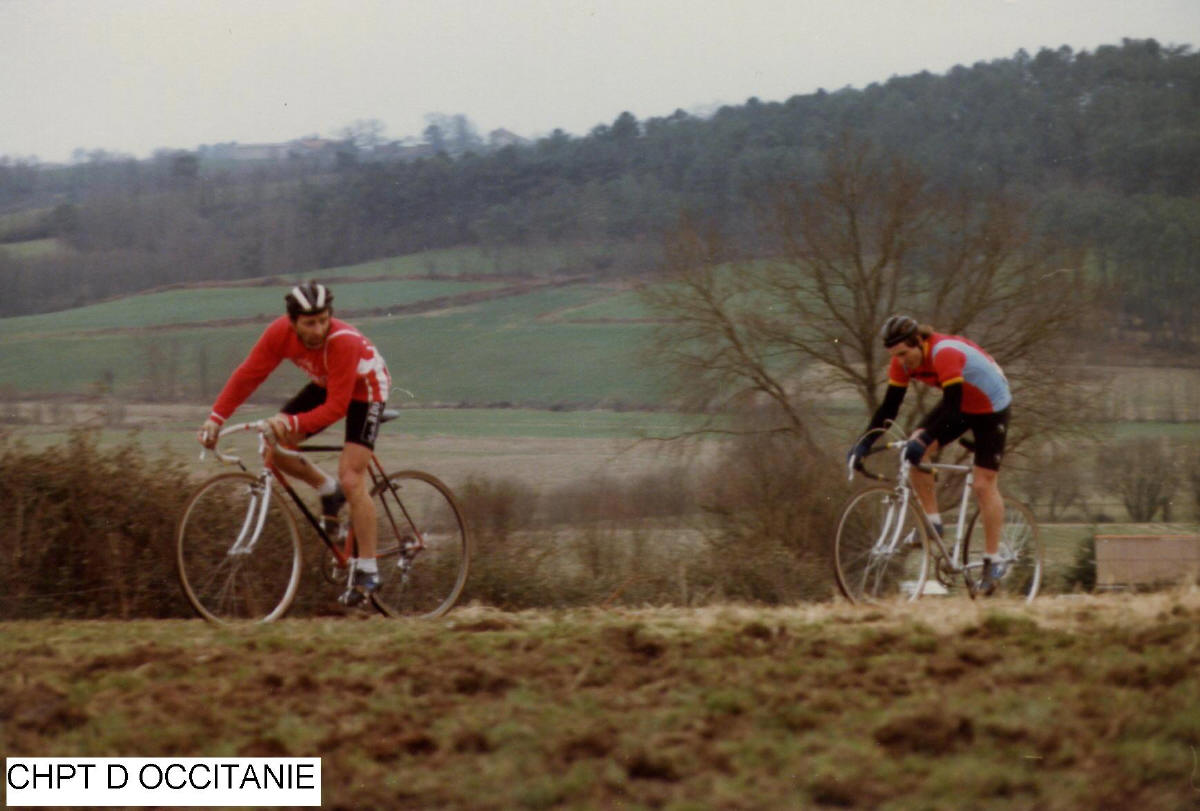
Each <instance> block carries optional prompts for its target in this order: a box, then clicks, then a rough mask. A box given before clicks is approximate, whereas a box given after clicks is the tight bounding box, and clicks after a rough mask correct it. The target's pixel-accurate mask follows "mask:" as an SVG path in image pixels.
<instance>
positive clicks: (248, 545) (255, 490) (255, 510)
mask: <svg viewBox="0 0 1200 811" xmlns="http://www.w3.org/2000/svg"><path fill="white" fill-rule="evenodd" d="M269 476H270V474H269V473H266V472H263V473H262V474H261V475H260V476H259V477H258V480H257V481H256V482H255V483H254V484H252V485H250V502H249V503H248V504H247V505H246V516H245V518H244V519H243V520H242V528H241V530H240V531H239V532H238V536H237V540H236V541H234V542H233V546H231V547H229V550H228V551H227V552H226V553H225V554H226V555H227V556H229V557H236V556H240V555H249V554H250V553H251V552H253V551H254V547H255V546H256V545H257V544H258V539H259V538H261V537H262V528H263V524H265V523H266V520H267V510H268V509H270V506H271V483H270V480H269Z"/></svg>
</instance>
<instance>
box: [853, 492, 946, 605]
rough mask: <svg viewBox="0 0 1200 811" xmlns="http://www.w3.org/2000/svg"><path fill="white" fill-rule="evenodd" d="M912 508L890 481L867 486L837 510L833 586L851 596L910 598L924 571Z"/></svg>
mask: <svg viewBox="0 0 1200 811" xmlns="http://www.w3.org/2000/svg"><path fill="white" fill-rule="evenodd" d="M919 521H920V516H919V514H918V513H917V511H916V508H915V507H914V506H913V505H911V504H909V505H907V506H905V505H904V504H903V502H901V501H900V500H899V499H898V498H897V496H896V494H895V492H894V490H893V489H892V488H891V487H874V488H868V489H867V490H864V491H862V492H860V493H858V494H857V495H855V496H854V497H853V498H852V499H851V500H850V502H849V503H848V504H847V505H846V507H845V509H844V510H843V512H842V519H841V521H840V522H839V524H838V531H837V536H836V538H835V539H834V571H835V574H836V576H837V582H838V587H839V588H840V589H841V591H842V593H843V594H844V595H845V596H846V597H847V598H848V599H849V600H851V601H852V602H867V603H879V602H883V601H886V600H889V599H897V598H902V599H915V598H916V597H917V596H919V594H920V593H921V590H922V588H923V585H924V582H925V577H926V572H927V562H926V559H927V549H926V541H925V533H924V531H923V529H922V528H921V526H920V524H919Z"/></svg>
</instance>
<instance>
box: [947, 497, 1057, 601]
mask: <svg viewBox="0 0 1200 811" xmlns="http://www.w3.org/2000/svg"><path fill="white" fill-rule="evenodd" d="M977 528H978V529H977ZM965 533H966V534H965V535H964V536H963V544H962V563H963V565H964V566H965V567H967V576H968V577H970V578H971V582H972V583H973V584H974V585H975V587H976V588H978V586H979V579H980V575H981V574H982V573H983V549H984V535H983V522H982V521H980V520H979V508H978V507H976V508H975V509H974V510H973V511H972V515H971V520H970V521H968V522H967V528H966V531H965ZM1000 553H1001V557H1002V558H1005V559H1007V560H1009V561H1010V564H1009V570H1008V573H1007V574H1005V575H1004V577H1003V578H1001V579H1000V581H999V582H998V583H997V584H996V590H995V591H994V592H993V596H995V595H999V596H1002V597H1003V596H1007V597H1020V598H1022V599H1024V600H1025V602H1027V603H1028V602H1031V601H1032V600H1033V598H1034V597H1037V595H1038V591H1039V590H1040V589H1041V585H1042V579H1043V575H1044V573H1045V549H1044V548H1043V547H1042V533H1041V530H1039V529H1038V525H1037V518H1036V517H1035V516H1034V514H1033V510H1031V509H1029V507H1028V506H1027V505H1026V504H1023V503H1021V502H1020V501H1016V500H1014V499H1010V498H1005V499H1004V529H1003V530H1002V531H1001V535H1000Z"/></svg>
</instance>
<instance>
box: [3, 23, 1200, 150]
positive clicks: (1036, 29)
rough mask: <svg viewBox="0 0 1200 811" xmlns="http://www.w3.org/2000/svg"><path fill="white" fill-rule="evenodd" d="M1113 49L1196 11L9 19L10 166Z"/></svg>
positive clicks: (405, 131)
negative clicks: (359, 123) (84, 153)
mask: <svg viewBox="0 0 1200 811" xmlns="http://www.w3.org/2000/svg"><path fill="white" fill-rule="evenodd" d="M1123 37H1132V38H1146V37H1154V38H1155V39H1157V40H1159V42H1161V43H1162V44H1164V45H1169V44H1176V45H1182V44H1187V45H1191V46H1193V47H1195V46H1196V45H1197V44H1200V0H289V1H288V2H284V0H195V1H194V2H193V1H192V0H157V1H155V2H152V1H151V0H0V155H9V156H20V157H29V156H38V157H39V158H41V159H42V160H48V161H63V160H67V159H68V158H69V157H70V155H71V153H72V151H73V150H75V149H77V148H85V149H89V150H90V149H105V150H109V151H114V152H122V153H129V154H133V155H136V156H137V157H146V156H149V155H150V154H151V153H152V152H153V151H154V150H155V149H158V148H173V149H195V148H196V147H197V146H199V145H201V144H215V143H223V142H228V141H237V142H240V143H258V142H275V141H285V140H290V139H292V138H296V137H300V136H303V135H309V134H320V135H324V136H333V135H336V134H337V133H338V132H339V131H340V130H341V129H343V128H344V127H345V126H347V125H348V124H350V123H351V122H353V121H355V120H357V119H378V120H380V121H382V122H383V123H384V125H385V127H386V130H385V134H386V135H387V136H388V137H391V138H401V137H405V136H419V135H420V133H421V131H422V130H423V129H424V127H425V115H426V114H428V113H434V112H440V113H445V114H457V113H463V114H465V115H467V116H469V117H470V118H471V119H472V121H473V122H474V123H475V124H476V126H477V128H478V129H479V131H480V133H481V134H486V133H487V132H489V131H490V130H492V129H495V128H498V127H505V128H507V129H510V130H512V131H514V132H516V133H518V134H520V135H525V136H536V135H544V134H546V133H549V132H550V131H552V130H553V129H555V128H562V129H564V130H566V131H567V132H569V133H572V134H577V135H583V134H586V133H587V132H588V131H589V130H590V129H591V128H592V127H594V126H595V125H597V124H601V123H605V124H607V123H611V122H612V121H613V119H615V118H616V117H617V116H618V115H619V114H620V113H621V112H623V111H626V110H628V111H629V112H631V113H633V114H634V115H635V116H636V117H637V118H639V119H645V118H650V117H654V116H664V115H669V114H670V113H672V112H673V111H674V110H676V109H678V108H682V109H684V110H688V111H694V110H697V109H703V108H709V107H711V106H713V105H716V104H720V103H726V104H741V103H743V102H745V101H746V99H748V98H750V97H751V96H757V97H758V98H759V99H761V100H763V101H782V100H785V99H787V98H789V97H790V96H793V95H796V94H804V93H811V92H814V91H815V90H817V89H818V88H822V87H823V88H825V89H827V90H835V89H838V88H841V87H845V86H852V87H865V86H866V85H868V84H870V83H871V82H876V81H879V82H883V81H886V80H887V79H888V78H889V77H891V76H895V75H908V74H911V73H917V72H919V71H921V70H929V71H932V72H934V73H943V72H945V71H947V70H949V69H950V68H952V67H953V66H954V65H957V64H963V65H970V64H972V63H974V62H977V61H981V60H984V61H986V60H991V59H996V58H1004V57H1009V56H1012V55H1013V54H1014V53H1015V52H1016V51H1017V50H1018V49H1019V48H1024V49H1026V50H1027V51H1029V52H1030V53H1031V54H1033V53H1036V52H1037V50H1039V49H1040V48H1042V47H1050V48H1057V47H1058V46H1060V45H1068V46H1070V47H1071V48H1072V49H1074V50H1076V51H1078V50H1084V49H1086V50H1094V49H1095V48H1096V47H1097V46H1099V45H1103V44H1119V43H1120V40H1121V39H1122V38H1123Z"/></svg>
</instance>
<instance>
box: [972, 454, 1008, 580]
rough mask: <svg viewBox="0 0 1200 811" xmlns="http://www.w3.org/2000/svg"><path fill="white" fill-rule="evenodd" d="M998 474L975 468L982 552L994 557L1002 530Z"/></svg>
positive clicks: (1002, 519) (1001, 502) (1001, 504)
mask: <svg viewBox="0 0 1200 811" xmlns="http://www.w3.org/2000/svg"><path fill="white" fill-rule="evenodd" d="M998 479H999V474H998V473H997V472H996V471H994V470H988V469H987V468H985V467H977V468H975V484H974V490H975V500H976V501H977V502H979V515H980V517H981V518H983V533H984V545H983V551H984V553H985V554H986V555H987V556H988V557H992V558H994V557H996V553H997V552H999V551H1000V533H1001V531H1002V530H1003V528H1004V498H1003V497H1002V496H1001V495H1000V485H999V483H998Z"/></svg>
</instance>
